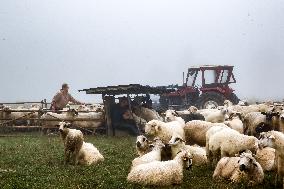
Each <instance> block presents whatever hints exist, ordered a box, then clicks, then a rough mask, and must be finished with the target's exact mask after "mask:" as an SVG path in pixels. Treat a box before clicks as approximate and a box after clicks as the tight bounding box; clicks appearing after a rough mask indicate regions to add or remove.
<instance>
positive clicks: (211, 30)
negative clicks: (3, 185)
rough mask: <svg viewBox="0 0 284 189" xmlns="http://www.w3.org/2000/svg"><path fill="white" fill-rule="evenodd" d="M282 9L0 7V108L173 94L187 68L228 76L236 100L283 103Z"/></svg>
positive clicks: (142, 1)
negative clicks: (115, 94)
mask: <svg viewBox="0 0 284 189" xmlns="http://www.w3.org/2000/svg"><path fill="white" fill-rule="evenodd" d="M283 10H284V1H282V0H265V1H264V0H229V1H228V0H219V1H216V0H214V1H213V0H196V1H191V0H172V1H167V0H100V1H99V0H84V1H71V0H60V1H58V0H49V1H47V0H46V1H37V0H9V1H4V0H2V1H1V6H0V69H1V79H0V87H1V89H0V102H11V101H12V102H14V101H21V100H42V99H44V98H46V99H47V100H48V101H50V100H51V98H52V97H53V95H54V94H55V93H56V92H57V91H58V90H59V88H60V87H61V84H62V83H63V82H67V83H69V85H70V92H71V94H72V95H73V96H74V97H75V98H77V99H78V100H81V101H84V102H93V101H94V99H95V98H94V96H92V95H86V94H85V93H82V92H81V93H79V92H78V91H77V90H78V89H82V88H90V87H97V86H106V85H117V84H129V83H140V84H147V85H152V86H156V85H169V84H176V83H178V84H181V83H182V72H183V71H186V70H187V68H188V67H189V66H192V65H201V64H220V65H222V64H227V65H234V66H235V77H236V79H237V84H235V85H233V88H235V89H236V94H237V95H238V96H239V97H240V98H261V99H283V98H284V87H282V83H283V79H282V78H283V71H284V61H283V60H284V11H283Z"/></svg>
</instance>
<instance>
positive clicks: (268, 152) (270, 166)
mask: <svg viewBox="0 0 284 189" xmlns="http://www.w3.org/2000/svg"><path fill="white" fill-rule="evenodd" d="M255 159H256V161H257V162H258V163H259V164H260V165H261V167H262V169H263V171H274V170H276V164H275V149H273V148H270V147H265V148H262V149H257V151H256V155H255Z"/></svg>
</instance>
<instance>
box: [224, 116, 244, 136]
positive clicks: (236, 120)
mask: <svg viewBox="0 0 284 189" xmlns="http://www.w3.org/2000/svg"><path fill="white" fill-rule="evenodd" d="M229 119H230V120H229V121H225V122H224V124H225V125H227V126H228V127H230V128H232V129H234V130H236V131H238V132H239V133H241V134H244V124H243V122H242V117H241V115H240V113H232V114H231V115H230V117H229Z"/></svg>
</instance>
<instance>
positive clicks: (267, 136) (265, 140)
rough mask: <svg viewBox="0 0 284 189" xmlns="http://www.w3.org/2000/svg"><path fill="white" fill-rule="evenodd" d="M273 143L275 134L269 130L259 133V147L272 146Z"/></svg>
mask: <svg viewBox="0 0 284 189" xmlns="http://www.w3.org/2000/svg"><path fill="white" fill-rule="evenodd" d="M274 144H275V136H274V135H272V134H271V133H270V132H262V133H260V135H259V144H258V146H259V148H260V149H262V148H265V147H267V146H268V147H271V148H274Z"/></svg>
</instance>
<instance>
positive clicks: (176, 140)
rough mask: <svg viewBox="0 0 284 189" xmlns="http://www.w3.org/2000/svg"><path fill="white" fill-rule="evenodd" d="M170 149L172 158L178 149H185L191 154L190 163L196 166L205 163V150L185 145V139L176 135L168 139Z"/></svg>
mask: <svg viewBox="0 0 284 189" xmlns="http://www.w3.org/2000/svg"><path fill="white" fill-rule="evenodd" d="M169 145H170V146H171V150H172V159H174V158H175V156H176V155H177V153H178V152H179V151H180V150H186V151H187V152H189V153H190V154H191V155H192V164H193V165H196V166H200V165H204V164H207V157H206V151H205V149H204V148H201V147H198V146H190V145H185V141H184V140H183V139H181V138H180V137H179V136H178V135H173V136H172V138H171V140H170V141H169Z"/></svg>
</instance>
